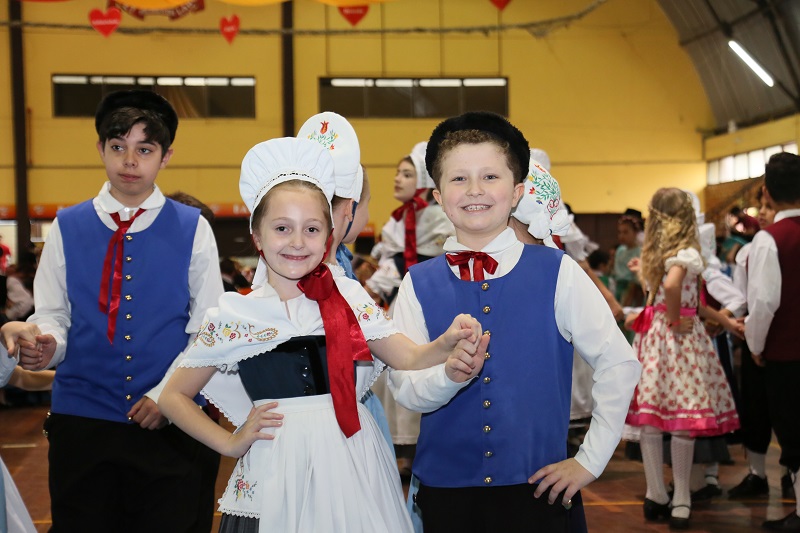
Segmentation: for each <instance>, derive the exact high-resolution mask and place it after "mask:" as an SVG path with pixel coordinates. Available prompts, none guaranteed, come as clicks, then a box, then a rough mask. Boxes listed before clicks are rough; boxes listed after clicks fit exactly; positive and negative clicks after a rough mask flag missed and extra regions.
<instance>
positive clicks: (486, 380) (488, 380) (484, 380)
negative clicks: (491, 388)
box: [483, 376, 492, 383]
mask: <svg viewBox="0 0 800 533" xmlns="http://www.w3.org/2000/svg"><path fill="white" fill-rule="evenodd" d="M483 382H484V383H491V382H492V378H490V377H489V376H486V377H485V378H483Z"/></svg>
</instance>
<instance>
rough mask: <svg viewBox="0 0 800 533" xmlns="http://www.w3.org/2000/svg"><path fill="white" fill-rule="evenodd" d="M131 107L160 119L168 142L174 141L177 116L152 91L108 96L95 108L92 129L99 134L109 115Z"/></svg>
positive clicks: (165, 102) (126, 92)
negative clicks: (165, 129) (148, 112)
mask: <svg viewBox="0 0 800 533" xmlns="http://www.w3.org/2000/svg"><path fill="white" fill-rule="evenodd" d="M121 107H133V108H135V109H144V110H147V111H151V112H153V113H155V114H157V115H158V116H159V117H161V120H163V121H164V124H165V125H166V126H167V131H169V142H170V144H172V142H173V141H174V140H175V132H177V131H178V114H177V113H176V112H175V109H174V108H173V107H172V104H170V103H169V102H168V101H167V99H166V98H164V97H163V96H161V95H160V94H158V93H154V92H153V91H142V90H132V91H117V92H113V93H110V94H108V95H107V96H106V97H105V98H103V100H102V101H101V102H100V104H99V105H98V106H97V112H95V114H94V129H95V130H97V133H98V134H99V133H100V125H101V124H102V123H103V120H104V119H105V118H106V116H108V114H109V113H111V112H113V111H115V110H117V109H119V108H121Z"/></svg>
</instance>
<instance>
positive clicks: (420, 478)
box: [0, 91, 800, 533]
mask: <svg viewBox="0 0 800 533" xmlns="http://www.w3.org/2000/svg"><path fill="white" fill-rule="evenodd" d="M95 127H96V131H97V135H98V142H97V150H98V153H99V155H100V158H101V160H102V162H103V165H104V167H105V171H106V177H107V181H106V183H104V184H103V186H102V187H101V189H100V192H99V193H98V195H97V196H96V197H95V198H93V199H91V200H88V201H86V202H84V203H81V204H79V205H76V206H73V207H71V208H68V209H64V210H62V211H61V212H59V214H58V217H57V218H56V220H55V221H54V223H53V226H52V228H51V231H50V233H49V235H48V237H47V242H46V244H45V247H44V252H43V254H42V256H41V260H40V263H39V268H38V272H37V273H36V277H35V281H34V287H33V288H34V289H35V290H34V291H32V294H33V295H34V296H33V298H34V304H35V308H34V312H33V314H32V316H30V318H28V320H27V321H25V322H23V321H11V322H8V323H7V324H5V325H3V327H2V339H1V340H2V348H0V382H1V383H3V384H5V382H8V381H10V382H11V383H12V384H15V385H17V386H19V387H21V388H29V389H41V388H48V387H49V383H50V382H51V381H52V388H53V396H52V407H51V414H50V415H49V416H48V419H47V421H46V422H45V430H46V434H47V438H48V440H49V457H48V458H49V486H50V500H51V509H52V520H53V529H52V531H55V532H61V531H78V530H85V531H111V530H114V531H131V532H135V531H146V530H148V531H149V530H153V531H155V530H163V531H197V532H200V531H203V532H206V531H209V530H210V528H211V520H212V514H213V511H214V509H215V508H216V507H215V506H214V505H213V501H212V500H213V487H214V481H215V478H216V473H217V469H218V465H219V455H220V454H222V455H226V456H230V457H233V458H235V459H236V463H235V467H234V469H233V472H232V474H231V477H230V479H229V480H228V482H227V484H226V489H225V492H224V494H223V496H222V498H221V499H220V500H219V507H218V508H219V510H220V511H221V512H222V520H221V525H220V531H224V532H238V533H249V532H257V531H262V532H263V531H282V532H301V531H326V532H327V531H331V532H342V533H344V532H348V533H349V532H356V533H357V532H365V533H366V532H411V531H417V532H420V531H423V530H424V531H425V532H426V533H437V532H449V531H465V532H475V533H479V532H493V531H503V532H511V533H513V532H517V531H519V532H522V531H529V530H530V529H531V526H532V524H536V527H537V528H539V530H543V531H553V532H556V531H562V532H570V533H572V532H581V531H587V530H588V527H587V523H586V519H585V516H584V513H583V503H582V497H581V493H580V491H581V489H583V488H584V487H586V486H587V485H588V484H590V483H592V482H593V481H594V480H596V479H597V478H598V477H600V475H601V474H602V472H603V470H604V469H605V467H606V465H607V463H608V461H609V460H610V458H611V456H612V454H613V453H614V451H615V449H616V448H617V445H618V444H619V442H620V438H621V436H622V434H623V425H624V424H626V423H627V424H628V428H629V431H628V433H626V434H630V435H635V436H636V438H638V440H639V443H640V447H641V453H642V462H643V466H644V477H645V480H646V485H647V493H646V495H645V499H644V503H643V512H644V518H645V520H647V521H659V520H664V521H668V522H669V526H670V527H671V528H672V529H686V528H688V527H689V525H690V518H691V512H692V508H693V504H694V503H695V502H696V501H699V500H700V499H701V498H710V497H717V496H719V495H721V494H722V492H723V491H722V489H721V488H720V487H719V484H718V481H717V473H718V468H719V466H718V463H719V461H722V460H725V458H726V456H725V454H722V455H720V454H716V453H714V452H709V453H705V452H702V453H701V451H702V450H715V449H718V448H719V447H721V448H722V449H723V450H725V453H727V447H726V445H725V441H724V439H725V437H726V436H729V435H730V434H731V433H732V432H734V431H736V430H737V429H740V428H741V430H740V431H739V432H738V434H739V435H740V436H741V439H742V440H743V442H744V444H745V446H746V448H747V450H748V461H749V467H750V472H749V474H748V475H747V476H746V477H745V478H744V480H743V481H742V483H741V484H740V485H739V486H737V487H734V488H731V489H730V491H729V495H730V497H731V498H749V497H759V496H764V495H765V494H767V493H768V490H769V485H768V482H767V479H766V469H765V454H766V448H767V446H768V445H769V441H770V438H771V434H772V432H773V431H774V433H775V435H776V436H777V439H778V443H779V444H780V447H781V459H780V462H781V464H782V465H783V466H784V467H785V468H786V474H785V477H784V480H783V485H784V490H786V491H787V494H790V490H793V491H794V492H795V493H796V491H797V490H798V489H800V487H798V485H800V481H798V469H800V442H798V439H799V438H800V424H798V422H797V417H796V415H795V414H793V413H794V409H795V408H796V405H798V404H800V397H798V394H800V393H798V390H799V389H798V388H797V387H796V386H795V384H796V383H797V381H798V379H800V366H798V365H800V360H798V356H797V354H796V346H797V345H798V342H800V337H798V335H800V333H798V331H800V330H798V328H796V327H792V325H793V322H794V321H796V320H795V318H794V317H796V316H797V315H798V313H800V308H797V309H796V307H798V306H800V303H798V302H800V278H798V277H797V276H796V275H793V273H795V272H797V271H798V268H800V252H798V250H800V158H798V156H796V155H793V154H787V153H781V154H777V155H775V156H773V157H772V158H771V159H770V161H769V163H768V164H767V165H766V172H765V180H764V186H763V188H762V191H761V193H760V196H759V200H760V202H761V204H762V205H761V216H760V217H759V219H758V220H757V221H756V219H755V218H754V217H749V216H748V215H746V214H743V213H738V212H737V213H736V218H735V220H734V219H733V218H731V219H730V220H731V222H732V225H733V227H734V230H735V231H736V228H738V231H739V234H737V237H736V238H733V239H728V241H727V244H726V243H723V245H725V246H723V251H722V252H721V255H722V261H720V260H719V259H718V258H717V254H716V253H715V252H716V248H717V247H716V242H715V238H714V237H715V231H714V227H713V226H711V227H709V225H708V224H704V223H703V222H704V221H703V220H702V215H701V214H700V213H699V201H698V200H697V198H696V196H694V195H693V194H692V193H688V192H687V191H683V190H680V189H675V188H664V189H659V190H658V191H656V192H655V194H654V196H653V197H652V199H651V201H650V204H649V206H648V213H647V220H646V223H645V220H643V219H642V217H641V214H639V213H638V212H636V211H635V210H629V211H628V212H626V214H624V215H622V216H621V217H620V219H619V220H618V223H617V235H618V247H616V248H615V249H612V250H602V249H598V247H597V246H596V245H594V244H593V243H592V242H591V239H590V238H589V237H587V236H586V235H585V234H584V233H583V232H582V231H581V230H580V229H579V228H578V226H577V225H576V224H575V217H574V215H573V214H572V213H571V212H570V210H569V208H568V206H567V205H566V204H565V203H564V202H563V200H562V198H561V193H560V188H559V184H558V182H557V181H556V180H555V179H554V178H553V176H552V175H551V174H550V172H549V170H550V159H549V157H548V156H547V154H546V153H545V152H543V151H541V150H538V149H534V150H531V149H530V147H529V144H528V141H527V139H526V138H525V136H524V135H523V133H522V132H520V131H519V130H518V129H517V128H516V127H515V126H513V125H512V124H511V123H510V122H508V121H507V120H506V119H505V118H503V117H500V116H498V115H495V114H493V113H487V112H469V113H465V114H463V115H461V116H458V117H453V118H450V119H447V120H444V121H443V122H441V123H440V124H439V125H438V126H437V127H436V128H435V129H434V131H433V132H432V134H431V135H430V138H429V140H428V141H427V142H421V143H418V144H417V145H416V146H414V147H413V149H412V150H411V151H410V153H409V154H408V155H407V156H404V157H403V158H402V159H401V160H400V162H399V163H398V166H397V171H396V176H395V179H394V198H395V199H396V200H397V201H398V202H400V204H401V205H400V206H399V207H398V208H397V209H396V210H395V211H394V212H393V213H392V216H391V218H390V219H389V221H388V222H387V223H386V224H385V226H384V227H383V229H382V231H381V241H380V245H379V247H378V248H377V249H376V252H375V256H376V264H375V265H374V267H373V268H372V269H371V270H370V272H369V275H364V276H363V277H362V278H361V279H357V277H356V274H355V273H354V271H353V266H352V265H353V263H352V260H353V256H352V253H351V252H350V249H349V248H347V247H346V246H345V245H346V244H348V243H352V242H353V241H354V240H355V238H356V236H357V235H358V234H359V232H360V231H361V228H363V226H364V224H365V223H366V221H367V219H368V211H367V209H368V203H369V199H370V188H369V181H368V179H367V176H366V172H365V170H364V168H363V167H362V165H361V158H360V149H359V144H358V138H357V136H356V132H355V130H354V129H353V127H352V125H351V124H350V123H349V122H347V120H346V119H345V118H344V117H341V116H340V115H337V114H335V113H327V112H326V113H320V114H318V115H315V116H313V117H311V118H309V119H308V121H306V123H305V124H304V125H303V126H302V127H301V128H300V130H299V132H298V135H297V137H290V138H281V139H271V140H266V141H264V142H261V143H259V144H257V145H256V146H254V147H252V148H251V149H250V150H249V151H248V152H247V153H246V155H245V156H244V159H243V162H242V167H241V175H240V180H239V190H240V193H241V196H242V200H243V202H244V203H245V205H246V206H247V208H248V209H249V211H250V231H251V234H252V240H253V243H254V247H255V249H256V251H257V253H258V256H259V261H258V268H257V270H256V272H255V273H254V275H253V279H252V287H249V286H248V285H250V284H249V283H248V282H247V281H246V280H245V279H244V277H243V276H242V275H241V273H240V272H239V269H238V268H237V266H236V264H235V263H234V262H233V261H232V260H230V259H222V260H220V258H219V257H218V253H217V248H216V243H215V240H214V236H213V233H212V228H211V226H210V224H209V222H208V221H206V219H205V218H203V217H202V216H201V214H200V210H199V209H196V208H194V207H188V206H186V205H184V204H186V203H190V202H188V201H185V200H181V199H180V198H175V201H173V199H170V198H166V197H165V196H164V195H163V194H162V193H161V191H160V189H159V188H158V186H157V185H156V184H155V180H156V177H157V175H158V173H159V171H160V170H161V169H163V168H164V167H165V166H166V165H167V164H168V162H169V161H170V159H171V157H172V155H173V149H172V147H171V146H172V143H173V141H174V139H175V135H176V132H177V127H178V117H177V114H176V113H175V110H174V109H173V107H172V106H171V105H170V103H169V102H167V101H166V100H165V99H164V98H162V97H160V96H158V95H157V94H155V93H152V92H148V91H125V92H119V93H112V94H110V95H108V96H107V97H106V98H104V99H103V101H102V102H101V103H100V105H99V107H98V110H97V114H96V120H95ZM334 144H335V149H334ZM199 207H202V206H199ZM751 219H752V220H751ZM754 229H755V231H754ZM758 229H761V231H757V230H758ZM740 241H741V242H740ZM748 241H752V242H748ZM7 255H8V254H7V253H4V256H6V257H7ZM726 264H729V265H730V270H732V275H733V279H731V278H730V277H728V276H726V272H725V266H726ZM359 272H362V273H363V272H365V270H359ZM223 289H224V290H225V291H227V292H223ZM623 307H624V309H625V312H623ZM745 314H747V318H746V319H743V318H739V317H742V316H744V315H745ZM625 315H627V317H626V319H625V320H624V321H623V320H622V319H623V316H625ZM9 318H19V317H17V316H16V315H15V316H9ZM21 318H24V316H21ZM723 330H725V331H727V332H729V333H730V334H729V333H725V331H723ZM626 334H627V335H628V338H627V339H626ZM731 335H733V337H737V338H740V339H742V338H743V339H742V340H737V341H735V344H734V343H732V342H731V338H732V337H731ZM739 350H741V353H742V354H743V355H742V359H741V361H742V362H741V369H740V371H739V373H740V375H737V373H736V365H735V364H734V358H733V354H734V352H735V351H736V352H737V353H738V351H739ZM56 367H57V371H56V372H55V373H54V374H53V373H52V371H47V370H45V369H54V368H56ZM42 372H49V374H44V373H42ZM382 373H383V375H384V376H385V378H384V379H385V383H384V384H383V386H382V388H380V389H379V390H380V394H379V395H377V396H376V395H375V394H373V393H372V391H371V387H372V386H373V385H374V384H375V382H376V380H377V379H378V377H379V376H380V375H381V374H382ZM739 384H741V388H740V387H739ZM740 390H741V393H740ZM378 396H380V400H382V402H381V401H379V399H378ZM209 402H210V404H209ZM384 407H386V411H387V412H388V416H387V415H386V414H385V413H384ZM216 410H219V412H221V413H222V414H223V415H224V416H225V417H226V418H227V419H228V420H229V421H230V422H231V423H232V424H233V425H234V426H235V431H233V432H231V431H229V430H228V429H227V428H226V426H225V425H224V424H223V425H220V424H219V423H218V421H217V420H216V419H215V416H214V413H215V412H216ZM387 419H388V420H387ZM576 420H586V421H588V427H587V428H586V433H585V436H584V437H583V438H582V439H581V440H580V441H578V442H574V443H573V444H575V448H574V450H573V452H572V453H568V452H567V450H568V448H567V442H568V429H569V428H570V423H571V421H573V422H574V421H576ZM665 434H669V435H670V436H671V438H670V439H669V440H668V441H666V442H669V447H670V453H669V454H667V455H668V456H669V457H668V459H669V461H668V462H669V463H671V466H672V477H673V489H672V492H669V491H668V490H667V487H666V485H665V482H664V473H663V463H664V456H665V454H664V442H665V439H664V436H665ZM398 444H401V445H402V444H416V454H415V457H414V461H413V466H412V464H411V463H410V461H408V462H407V463H403V462H402V461H401V459H403V458H405V456H403V457H398V458H395V455H394V453H393V451H394V449H393V445H398ZM693 463H700V464H698V465H697V466H696V467H697V468H703V469H704V474H705V475H704V477H705V481H706V483H705V486H704V487H700V488H699V489H700V490H696V491H694V492H693V491H692V489H693V488H698V487H693V486H692V485H691V483H690V478H691V472H692V468H693ZM398 465H400V467H401V468H403V467H406V468H410V469H411V470H412V471H413V478H412V479H411V489H410V491H409V496H408V500H407V501H406V500H405V498H404V496H403V489H402V485H401V478H400V473H401V472H399V471H398ZM4 473H5V470H4ZM4 479H5V483H3V484H1V485H0V488H3V487H4V488H5V490H4V491H3V492H2V494H0V495H5V496H4V497H3V498H1V499H2V500H3V502H5V501H6V500H8V496H9V495H10V496H11V500H8V501H9V502H10V503H9V504H7V505H2V506H0V511H2V513H0V520H1V521H4V522H5V523H8V522H9V520H11V518H9V517H11V516H13V520H15V521H17V522H19V523H20V524H21V525H20V526H19V527H20V528H28V530H29V529H30V525H29V524H28V522H29V517H27V516H26V514H25V513H24V512H20V505H19V503H20V501H19V499H18V498H16V499H14V498H15V497H16V496H18V494H17V493H16V492H15V489H14V487H13V483H10V477H9V476H4ZM98 486H103V487H104V488H103V490H101V491H98V490H97V489H96V487H98ZM88 495H90V496H88ZM12 500H13V501H12ZM142 508H146V509H147V510H148V512H147V513H144V514H143V513H141V512H140V510H141V509H142ZM454 509H462V510H467V511H468V512H454V511H453V510H454ZM798 509H799V510H800V507H798ZM22 511H24V507H23V508H22ZM2 525H4V524H0V526H2ZM764 527H765V528H767V529H774V530H779V531H800V515H798V512H794V511H793V512H792V513H789V514H788V515H787V516H786V517H784V518H783V519H780V520H774V521H767V522H765V523H764Z"/></svg>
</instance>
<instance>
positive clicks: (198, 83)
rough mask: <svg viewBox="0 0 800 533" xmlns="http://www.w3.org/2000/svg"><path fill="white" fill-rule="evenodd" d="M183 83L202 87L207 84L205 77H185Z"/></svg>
mask: <svg viewBox="0 0 800 533" xmlns="http://www.w3.org/2000/svg"><path fill="white" fill-rule="evenodd" d="M183 83H184V85H186V86H187V87H202V86H204V85H205V84H206V79H205V78H183Z"/></svg>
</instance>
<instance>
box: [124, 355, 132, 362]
mask: <svg viewBox="0 0 800 533" xmlns="http://www.w3.org/2000/svg"><path fill="white" fill-rule="evenodd" d="M131 359H133V356H132V355H126V356H125V360H126V361H130V360H131Z"/></svg>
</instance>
